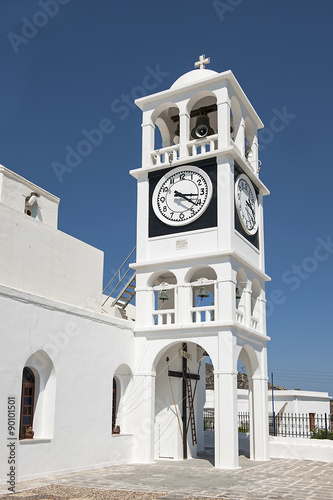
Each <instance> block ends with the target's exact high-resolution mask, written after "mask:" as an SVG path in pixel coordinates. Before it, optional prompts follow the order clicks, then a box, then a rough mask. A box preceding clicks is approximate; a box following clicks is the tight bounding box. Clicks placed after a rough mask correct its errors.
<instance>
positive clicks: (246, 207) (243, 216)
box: [235, 174, 258, 235]
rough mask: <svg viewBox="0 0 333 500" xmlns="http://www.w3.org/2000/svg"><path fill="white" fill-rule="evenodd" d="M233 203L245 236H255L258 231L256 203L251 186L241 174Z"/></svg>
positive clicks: (248, 180)
mask: <svg viewBox="0 0 333 500" xmlns="http://www.w3.org/2000/svg"><path fill="white" fill-rule="evenodd" d="M235 203H236V209H237V212H238V216H239V220H240V222H241V224H242V227H243V229H244V231H245V232H246V233H247V234H250V235H251V234H255V233H256V232H257V230H258V203H257V196H256V192H255V190H254V187H253V184H252V182H251V181H250V179H249V178H248V177H247V176H246V175H244V174H241V175H239V176H238V177H237V180H236V184H235Z"/></svg>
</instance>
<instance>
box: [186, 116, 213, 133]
mask: <svg viewBox="0 0 333 500" xmlns="http://www.w3.org/2000/svg"><path fill="white" fill-rule="evenodd" d="M213 134H214V130H213V129H212V128H211V126H210V123H209V118H208V116H207V115H206V114H205V113H202V114H201V115H199V116H198V118H197V121H196V124H195V127H194V128H193V129H192V131H191V136H192V137H193V139H203V138H204V137H207V135H213Z"/></svg>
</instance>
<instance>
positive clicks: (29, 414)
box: [19, 367, 35, 439]
mask: <svg viewBox="0 0 333 500" xmlns="http://www.w3.org/2000/svg"><path fill="white" fill-rule="evenodd" d="M34 403H35V376H34V374H33V371H32V370H31V369H30V368H28V367H25V368H24V370H23V376H22V397H21V418H20V434H19V436H20V439H24V437H25V432H26V430H27V429H28V427H32V425H33V417H34Z"/></svg>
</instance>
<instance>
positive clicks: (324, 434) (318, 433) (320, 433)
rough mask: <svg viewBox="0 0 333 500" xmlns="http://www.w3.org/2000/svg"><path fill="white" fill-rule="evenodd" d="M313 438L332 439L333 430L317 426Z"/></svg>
mask: <svg viewBox="0 0 333 500" xmlns="http://www.w3.org/2000/svg"><path fill="white" fill-rule="evenodd" d="M311 439H332V440H333V432H332V431H330V430H328V429H327V431H326V429H325V428H323V427H321V428H320V427H315V428H314V430H313V431H312V435H311Z"/></svg>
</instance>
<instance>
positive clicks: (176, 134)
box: [175, 122, 180, 137]
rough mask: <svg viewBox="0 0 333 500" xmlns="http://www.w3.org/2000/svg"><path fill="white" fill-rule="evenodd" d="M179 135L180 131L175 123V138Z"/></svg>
mask: <svg viewBox="0 0 333 500" xmlns="http://www.w3.org/2000/svg"><path fill="white" fill-rule="evenodd" d="M179 135H180V129H179V122H178V123H177V128H176V130H175V137H179Z"/></svg>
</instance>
